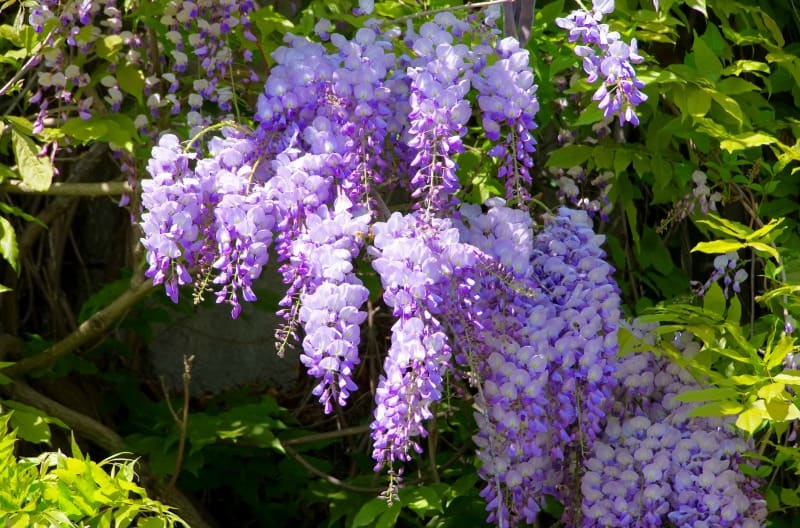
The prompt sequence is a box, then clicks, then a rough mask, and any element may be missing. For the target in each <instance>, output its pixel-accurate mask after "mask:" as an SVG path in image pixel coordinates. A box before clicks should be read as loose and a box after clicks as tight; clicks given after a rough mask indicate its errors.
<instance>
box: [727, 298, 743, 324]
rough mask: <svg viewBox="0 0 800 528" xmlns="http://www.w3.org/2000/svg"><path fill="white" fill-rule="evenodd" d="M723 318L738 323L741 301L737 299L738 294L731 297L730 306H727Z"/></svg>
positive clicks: (740, 313)
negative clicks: (726, 311)
mask: <svg viewBox="0 0 800 528" xmlns="http://www.w3.org/2000/svg"><path fill="white" fill-rule="evenodd" d="M725 320H726V321H728V322H730V323H733V324H736V325H738V324H739V321H741V320H742V303H741V301H739V297H738V296H733V297H731V301H730V306H728V313H727V314H726V315H725Z"/></svg>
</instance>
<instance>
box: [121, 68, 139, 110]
mask: <svg viewBox="0 0 800 528" xmlns="http://www.w3.org/2000/svg"><path fill="white" fill-rule="evenodd" d="M115 74H116V76H117V82H119V87H120V89H121V90H122V91H123V92H128V93H129V94H131V95H132V96H134V97H135V98H136V99H137V100H138V101H139V104H144V99H143V96H142V93H143V91H144V73H142V70H140V69H139V68H137V67H136V66H134V65H132V64H122V65H120V66H118V67H117V70H116V72H115Z"/></svg>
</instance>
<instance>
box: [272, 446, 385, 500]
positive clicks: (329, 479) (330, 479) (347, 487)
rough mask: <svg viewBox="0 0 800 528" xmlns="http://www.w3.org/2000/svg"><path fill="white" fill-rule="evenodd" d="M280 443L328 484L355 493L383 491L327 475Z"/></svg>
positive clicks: (288, 453) (291, 455)
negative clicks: (354, 484)
mask: <svg viewBox="0 0 800 528" xmlns="http://www.w3.org/2000/svg"><path fill="white" fill-rule="evenodd" d="M281 445H282V446H283V449H284V450H285V451H286V454H287V455H289V456H290V457H292V458H293V459H295V461H297V463H299V464H300V465H301V466H303V467H304V468H306V469H307V470H308V471H309V472H310V473H311V474H313V475H315V476H317V477H320V478H321V479H324V480H325V481H327V482H329V483H330V484H333V485H334V486H336V487H339V488H342V489H345V490H348V491H354V492H356V493H371V494H374V493H380V492H381V491H383V488H364V487H361V486H353V485H352V484H348V483H347V482H342V481H341V480H339V479H338V478H336V477H334V476H333V475H328V474H327V473H325V472H324V471H320V470H319V469H317V468H315V467H314V466H313V465H311V463H310V462H309V461H308V460H306V459H305V458H304V457H303V455H301V454H300V453H298V452H297V451H295V450H294V449H293V448H292V447H291V446H288V445H286V444H285V443H282V444H281Z"/></svg>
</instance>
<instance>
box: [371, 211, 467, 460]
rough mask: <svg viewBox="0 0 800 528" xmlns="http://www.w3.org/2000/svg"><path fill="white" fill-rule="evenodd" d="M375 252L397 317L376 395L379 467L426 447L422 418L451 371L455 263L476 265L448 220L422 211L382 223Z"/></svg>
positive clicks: (397, 215) (386, 294)
mask: <svg viewBox="0 0 800 528" xmlns="http://www.w3.org/2000/svg"><path fill="white" fill-rule="evenodd" d="M372 231H373V234H374V241H373V245H372V247H371V248H370V253H371V254H372V256H373V257H375V260H374V261H373V262H372V266H373V268H374V269H375V271H377V272H378V275H379V276H380V278H381V282H382V284H383V288H384V294H383V298H384V301H385V302H386V304H387V305H388V306H389V307H390V308H391V309H392V314H393V315H395V316H396V317H397V322H396V323H395V324H394V326H393V327H392V342H391V345H390V347H389V352H388V354H387V357H386V361H385V364H384V374H382V375H381V377H380V381H379V384H378V389H377V391H376V394H375V400H376V407H375V417H374V420H373V422H372V425H371V428H372V438H373V440H374V445H373V453H372V457H373V458H374V459H375V461H376V466H375V467H376V470H378V469H380V468H381V467H383V466H388V467H389V468H390V471H393V472H394V474H396V475H400V474H401V473H402V468H396V467H395V466H394V464H395V462H404V461H408V460H410V458H411V453H410V451H411V450H414V451H416V452H418V453H420V452H421V451H422V448H421V447H420V445H419V443H418V442H417V440H416V439H415V437H417V436H426V435H427V431H426V429H425V427H424V426H423V421H424V420H427V419H430V418H431V417H432V413H431V410H430V406H431V404H432V403H434V402H436V401H437V400H440V399H441V397H442V380H443V378H444V376H445V374H446V373H447V372H448V371H449V370H451V361H450V356H451V352H450V345H449V343H448V338H447V335H446V334H445V328H444V326H443V324H442V320H441V315H440V314H441V313H442V311H443V307H444V306H443V305H444V304H445V303H446V302H447V301H446V299H445V297H444V293H445V289H446V288H447V286H448V284H449V283H450V280H451V276H452V275H453V273H454V271H455V270H454V265H453V261H456V262H457V263H458V264H459V266H460V267H461V268H462V269H465V268H468V267H470V264H471V263H470V260H469V255H468V251H465V250H464V249H463V248H461V247H460V245H459V242H458V239H459V234H458V231H457V230H456V229H454V228H453V227H451V226H450V223H449V222H448V221H445V220H437V219H429V218H425V217H423V216H421V215H420V214H419V213H412V214H409V215H402V214H400V213H394V214H392V216H391V217H390V218H389V220H388V221H387V222H376V223H375V224H374V225H373V228H372Z"/></svg>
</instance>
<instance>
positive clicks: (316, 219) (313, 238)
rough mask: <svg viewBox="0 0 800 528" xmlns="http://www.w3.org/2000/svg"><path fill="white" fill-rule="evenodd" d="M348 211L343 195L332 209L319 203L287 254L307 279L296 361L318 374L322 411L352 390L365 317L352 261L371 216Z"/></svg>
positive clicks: (317, 390)
mask: <svg viewBox="0 0 800 528" xmlns="http://www.w3.org/2000/svg"><path fill="white" fill-rule="evenodd" d="M351 209H353V206H352V204H351V203H350V201H349V200H348V199H347V198H346V197H340V198H339V199H338V200H337V201H336V203H335V204H334V207H333V210H329V208H328V207H327V206H326V205H322V206H320V207H319V208H318V209H317V211H316V212H315V213H312V214H309V215H308V216H307V217H306V222H305V225H306V229H307V231H306V232H304V233H301V234H300V235H299V236H298V237H297V238H295V240H294V241H293V243H292V258H293V259H295V260H296V261H299V262H297V263H296V265H297V267H298V268H302V269H303V270H304V273H305V275H306V277H308V280H306V282H305V284H304V288H303V290H302V293H301V295H300V311H299V313H298V317H299V321H300V322H301V323H302V324H303V330H304V331H305V338H304V339H303V353H302V354H301V356H300V361H301V362H302V363H303V365H305V366H306V368H307V369H308V373H309V375H311V376H314V377H316V378H321V380H320V382H319V384H318V385H317V386H316V387H315V388H314V390H313V393H314V395H316V396H319V400H320V402H321V403H322V404H323V406H324V409H325V412H326V413H330V412H331V411H332V410H333V403H332V402H333V401H335V402H337V403H338V404H339V405H342V406H343V405H345V404H346V403H347V397H348V395H349V393H350V391H352V390H355V389H356V385H355V384H354V383H353V381H352V374H353V369H354V367H355V366H356V365H357V364H358V363H359V357H358V345H359V343H360V342H361V333H360V326H359V325H361V323H362V322H364V320H365V319H366V317H367V313H366V312H365V311H363V310H361V307H362V305H363V304H364V303H365V302H366V300H367V298H368V297H369V291H368V290H367V289H366V288H365V287H364V285H363V284H362V282H361V280H360V279H358V278H357V277H356V276H355V273H354V271H353V264H352V262H351V261H352V259H353V258H354V257H355V256H357V254H358V252H359V250H360V247H361V241H360V237H361V234H362V233H365V232H366V231H367V229H368V223H369V221H370V216H369V214H368V213H367V212H366V211H363V210H362V211H358V210H356V211H355V214H354V213H353V212H351Z"/></svg>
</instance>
